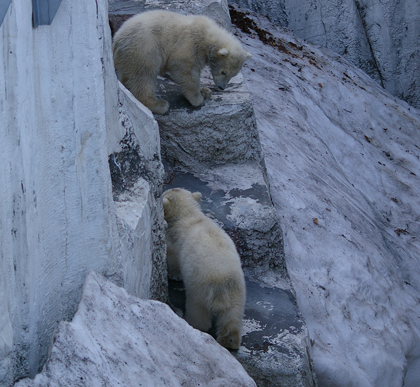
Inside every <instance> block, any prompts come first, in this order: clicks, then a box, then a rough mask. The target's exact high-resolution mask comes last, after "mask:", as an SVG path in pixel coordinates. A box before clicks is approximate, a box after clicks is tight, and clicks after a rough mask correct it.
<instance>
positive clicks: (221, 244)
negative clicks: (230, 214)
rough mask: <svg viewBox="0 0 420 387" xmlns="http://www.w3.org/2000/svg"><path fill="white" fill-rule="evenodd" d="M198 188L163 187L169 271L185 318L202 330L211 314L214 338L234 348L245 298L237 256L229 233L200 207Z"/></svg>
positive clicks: (240, 324)
mask: <svg viewBox="0 0 420 387" xmlns="http://www.w3.org/2000/svg"><path fill="white" fill-rule="evenodd" d="M200 199H201V193H199V192H195V193H191V192H189V191H187V190H185V189H182V188H174V189H170V190H168V191H165V192H164V193H163V207H164V212H165V220H166V222H167V223H168V229H167V232H166V243H167V249H168V250H167V251H168V253H167V256H168V271H169V274H170V275H174V276H176V275H179V274H181V276H182V280H183V281H184V286H185V292H186V316H185V318H186V320H187V322H188V323H189V324H190V325H192V326H193V327H194V328H197V329H200V330H202V331H205V332H207V331H208V330H209V329H210V328H211V325H212V315H213V314H215V315H216V335H217V341H218V342H219V343H220V344H221V345H223V346H224V347H226V348H231V349H238V348H239V345H240V343H241V332H242V318H243V313H244V304H245V280H244V274H243V272H242V268H241V261H240V258H239V255H238V253H237V252H236V248H235V245H234V243H233V241H232V239H230V237H229V236H228V235H227V234H226V232H225V231H223V230H222V229H221V228H220V227H219V226H218V225H217V224H216V223H215V222H214V221H213V220H211V219H210V218H208V217H207V216H206V215H204V213H203V212H202V211H201V209H200V204H199V202H200Z"/></svg>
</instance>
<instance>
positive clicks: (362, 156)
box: [237, 15, 420, 387]
mask: <svg viewBox="0 0 420 387" xmlns="http://www.w3.org/2000/svg"><path fill="white" fill-rule="evenodd" d="M249 17H252V18H253V19H254V20H255V21H256V22H257V25H258V26H259V28H261V29H262V30H265V31H267V32H268V34H266V35H265V37H266V38H270V34H271V38H272V39H271V42H270V41H268V44H263V43H262V42H261V40H260V39H259V38H258V37H257V34H256V33H255V30H256V29H257V28H254V31H252V33H251V34H246V33H243V32H241V31H239V30H238V31H237V34H238V37H239V38H240V39H241V40H242V42H243V43H244V45H245V46H246V49H247V50H249V51H250V52H251V53H252V54H253V58H252V59H251V60H250V61H249V62H247V63H246V64H245V67H244V70H243V74H244V78H245V80H246V82H247V85H248V88H249V91H250V93H251V96H252V99H253V101H254V109H255V114H256V117H257V123H258V128H259V131H260V137H261V142H262V147H263V152H264V154H265V161H266V165H267V171H268V175H269V180H270V185H271V194H272V198H273V201H274V204H275V207H276V209H277V211H278V213H279V215H280V218H281V220H282V227H283V230H284V238H285V254H286V260H287V266H288V270H289V274H290V276H291V279H292V282H293V285H294V288H295V290H296V293H297V299H298V303H299V306H300V309H301V312H302V314H303V316H304V318H305V319H306V323H307V325H308V329H309V332H310V337H311V342H312V343H313V347H312V355H313V358H314V363H315V367H316V371H317V376H318V381H319V384H320V386H382V387H386V386H390V387H391V386H393V387H394V386H402V385H404V386H412V387H414V386H418V385H420V372H419V370H420V303H419V300H420V264H419V263H420V249H419V247H420V243H419V239H418V235H419V234H420V200H419V198H418V193H419V187H420V181H419V176H420V156H419V155H420V114H419V111H418V110H416V109H414V108H412V107H410V106H409V105H407V104H406V103H404V102H402V101H400V100H398V99H396V98H395V97H392V96H391V95H390V94H388V93H387V92H385V91H384V90H383V89H381V88H380V87H379V86H377V84H376V83H375V82H374V81H373V80H372V79H371V78H369V77H368V76H367V75H366V74H364V73H363V72H362V71H361V70H358V69H356V68H355V67H353V66H351V65H350V64H349V63H348V62H346V61H345V60H344V59H342V58H341V57H339V56H338V55H336V54H333V53H331V52H329V51H327V50H322V49H319V48H317V47H315V46H313V45H310V44H307V43H306V42H304V41H300V40H298V39H297V38H296V37H295V36H293V35H292V34H291V33H289V32H287V31H286V30H283V29H281V28H278V27H275V26H273V25H271V24H270V23H269V22H268V21H267V20H266V19H264V18H262V17H256V16H251V15H249ZM260 36H264V34H263V35H261V32H260ZM268 40H269V39H268ZM273 42H274V44H273Z"/></svg>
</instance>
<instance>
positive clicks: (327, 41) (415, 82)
mask: <svg viewBox="0 0 420 387" xmlns="http://www.w3.org/2000/svg"><path fill="white" fill-rule="evenodd" d="M232 3H237V4H239V5H241V6H244V7H248V8H250V9H253V10H255V11H257V12H259V13H261V14H263V15H268V16H269V17H270V19H272V20H273V21H275V22H277V23H279V24H280V25H282V26H284V27H287V28H289V29H290V30H291V31H292V32H294V33H295V34H297V35H298V36H299V37H301V38H304V39H306V40H308V41H309V42H311V43H315V44H320V45H322V46H325V47H327V48H330V49H332V50H334V51H336V52H337V53H339V54H340V55H344V56H345V57H346V58H347V59H348V60H349V61H350V62H351V63H352V64H354V65H356V66H358V67H360V68H361V69H362V70H364V71H365V72H366V73H368V74H369V75H370V76H371V77H373V78H374V79H375V80H377V81H378V82H379V83H380V84H381V85H382V86H383V87H385V88H386V89H387V90H388V91H389V92H391V93H392V94H393V95H395V96H397V97H399V98H402V99H404V100H405V101H407V102H408V103H410V104H411V105H413V106H415V107H417V108H420V7H419V4H418V0H401V1H388V0H359V1H354V0H315V1H314V0H299V1H296V0H232Z"/></svg>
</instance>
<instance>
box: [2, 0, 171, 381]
mask: <svg viewBox="0 0 420 387" xmlns="http://www.w3.org/2000/svg"><path fill="white" fill-rule="evenodd" d="M118 90H119V85H118V81H117V79H116V77H115V73H114V68H113V65H112V54H111V35H110V30H109V25H108V3H107V1H106V0H87V1H72V0H63V1H62V4H61V6H60V8H59V9H58V12H57V14H56V16H55V18H54V21H53V22H52V24H51V25H50V26H39V27H37V28H35V29H34V28H33V25H32V2H31V0H13V1H12V3H11V5H10V7H9V8H8V10H7V13H6V15H5V19H4V21H3V24H2V25H1V27H0V385H2V386H3V385H4V386H8V385H10V384H11V383H12V382H13V380H16V379H17V378H19V377H23V376H28V375H29V376H33V375H35V373H36V372H37V371H38V370H39V367H40V366H42V364H43V362H44V361H45V358H46V353H47V346H48V342H49V340H50V337H51V334H52V332H53V330H54V328H55V326H56V325H57V323H58V322H59V321H60V320H63V319H64V320H65V319H70V318H71V317H72V315H73V314H74V312H75V310H76V307H77V304H78V301H79V298H80V293H81V286H82V284H83V282H84V279H85V277H86V274H87V272H88V271H90V270H95V271H97V272H99V273H102V274H104V275H105V276H107V277H109V278H111V279H113V280H114V282H117V283H120V284H122V285H123V286H125V287H126V288H128V289H130V290H131V291H132V292H133V293H135V294H136V295H139V296H143V297H149V296H153V295H154V293H153V291H152V290H151V287H152V286H154V289H155V290H156V289H158V290H159V291H160V294H164V291H162V288H163V287H164V285H162V283H161V282H159V281H161V280H162V278H163V277H164V273H163V271H164V267H163V264H162V260H161V259H160V258H159V257H158V256H154V257H153V256H152V255H153V254H152V246H151V244H152V243H153V238H152V237H151V236H150V235H144V237H139V239H138V241H137V244H136V245H131V246H130V245H127V244H126V243H125V240H126V239H127V235H122V234H121V233H123V234H124V231H123V229H124V227H121V224H123V225H124V222H126V221H127V219H125V218H124V216H122V217H121V216H119V217H118V225H117V216H116V215H115V205H114V200H113V192H112V184H111V177H110V169H109V164H108V155H109V154H110V153H112V152H114V151H116V150H118V149H117V148H118V146H119V143H120V141H121V139H122V138H123V137H124V136H125V135H126V129H125V127H124V126H123V125H122V124H121V109H122V108H124V106H123V102H121V101H120V100H119V99H118V94H119V93H118ZM131 109H133V107H131ZM136 125H137V128H140V129H138V130H139V131H140V132H141V131H142V130H141V126H144V127H147V128H149V129H148V130H149V132H150V136H151V139H150V141H149V144H148V145H147V147H148V150H147V151H146V153H145V154H146V156H145V157H146V158H147V157H148V155H149V154H153V155H156V154H159V139H158V134H157V124H156V122H155V121H154V119H153V117H152V116H150V114H149V115H148V113H147V112H145V111H142V110H141V109H140V110H139V112H138V115H137V118H136ZM152 148H153V149H152ZM139 149H140V151H141V150H142V149H141V147H140V148H139ZM157 163H160V158H158V160H157ZM156 184H158V182H156V179H155V181H152V182H148V187H149V188H148V189H146V190H145V191H144V192H143V194H141V195H140V196H141V198H140V199H141V200H140V201H141V206H142V208H143V209H144V210H142V212H141V214H140V215H139V216H138V217H137V222H138V223H142V224H143V227H144V228H147V227H148V226H149V227H150V225H151V222H152V221H151V220H150V219H151V218H153V216H155V218H154V220H153V222H155V223H156V222H159V218H158V217H156V214H155V215H153V213H154V212H156V200H157V195H158V187H157V186H156ZM153 185H155V186H153ZM133 227H134V230H135V229H136V228H137V225H136V224H135V225H134V226H133ZM146 234H147V233H146ZM139 245H140V246H142V250H143V252H142V254H143V255H145V257H143V258H142V260H143V262H141V261H140V260H137V259H136V252H135V251H133V248H134V247H135V246H139ZM130 249H131V251H130ZM147 251H150V253H149V254H145V252H147ZM152 260H154V261H156V262H157V261H159V260H160V261H159V262H160V263H159V264H160V271H159V276H158V277H156V278H151V277H150V276H151V275H152V274H151V273H152V272H153V267H152ZM143 268H144V273H145V276H146V278H145V279H144V281H146V282H147V286H145V285H144V283H143V284H136V283H134V282H135V281H137V279H136V278H131V277H130V276H128V275H127V273H130V272H133V271H135V270H136V271H137V272H140V274H142V273H143ZM144 281H143V282H144ZM157 293H158V291H157V290H156V291H155V294H157Z"/></svg>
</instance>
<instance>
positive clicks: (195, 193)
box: [192, 192, 203, 203]
mask: <svg viewBox="0 0 420 387" xmlns="http://www.w3.org/2000/svg"><path fill="white" fill-rule="evenodd" d="M192 196H193V198H194V199H195V200H196V201H197V202H199V203H200V200H201V197H202V196H203V195H201V192H194V193H193V194H192Z"/></svg>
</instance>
